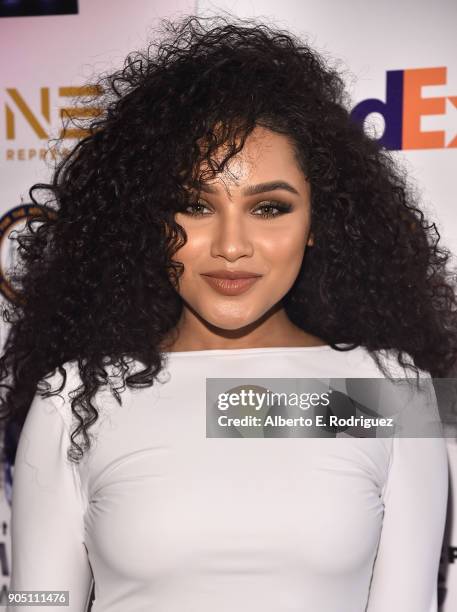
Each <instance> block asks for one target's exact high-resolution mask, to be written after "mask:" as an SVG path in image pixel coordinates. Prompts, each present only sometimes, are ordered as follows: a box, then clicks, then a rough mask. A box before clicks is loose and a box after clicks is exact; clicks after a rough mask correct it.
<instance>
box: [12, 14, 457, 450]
mask: <svg viewBox="0 0 457 612" xmlns="http://www.w3.org/2000/svg"><path fill="white" fill-rule="evenodd" d="M159 32H160V35H159V36H158V38H157V39H154V42H151V43H150V44H149V46H148V47H147V49H146V51H137V52H134V53H131V54H129V55H128V56H127V59H126V60H125V64H124V66H123V68H122V69H120V70H117V71H115V72H112V73H110V74H107V75H106V74H104V75H101V76H99V77H98V78H97V79H96V84H95V90H96V91H97V92H98V94H99V97H97V98H96V103H97V105H98V106H99V108H100V114H98V115H97V116H95V117H94V116H92V117H89V118H88V119H86V120H85V123H84V121H83V122H82V124H83V127H84V129H85V130H86V132H85V135H84V136H83V137H82V138H81V139H80V140H79V141H78V142H77V144H76V145H75V146H74V148H73V149H72V150H71V151H70V153H69V154H68V155H67V156H66V157H64V158H63V159H62V160H61V161H59V162H58V163H57V165H56V168H55V171H54V173H53V178H52V179H51V182H50V183H38V184H35V185H33V187H32V188H31V189H30V196H31V198H32V201H33V202H34V204H35V205H36V206H37V207H38V210H39V211H40V214H39V215H38V216H36V217H34V218H32V219H29V220H28V222H27V226H26V235H24V236H19V237H18V238H17V241H18V244H19V253H20V255H21V257H22V262H23V265H22V267H21V270H20V272H19V273H18V274H17V278H15V282H17V283H18V286H19V287H20V290H19V291H18V293H19V295H20V299H18V300H17V303H15V304H11V305H10V307H9V308H5V310H4V312H3V318H4V320H5V321H7V322H9V323H11V324H12V325H11V327H10V330H9V334H8V337H7V342H6V344H5V350H4V354H3V356H2V358H1V359H0V380H2V381H3V384H2V388H3V391H4V396H3V397H2V410H3V415H2V418H5V417H8V418H9V419H15V420H16V421H18V422H20V423H23V421H24V419H25V416H26V414H27V411H28V409H29V407H30V404H31V400H32V399H33V396H34V394H35V392H36V390H37V385H38V383H39V382H40V381H42V380H43V381H45V380H46V378H48V376H49V375H51V374H56V373H57V371H58V372H60V374H61V375H62V376H63V381H62V385H61V386H60V388H59V389H58V390H57V391H56V392H60V391H61V390H62V388H63V386H64V385H65V380H66V372H65V368H64V367H63V364H64V363H65V362H69V361H72V362H73V361H74V362H75V363H77V367H78V371H79V376H80V381H81V383H82V384H81V385H80V386H79V388H78V389H77V390H74V391H75V393H73V399H72V402H71V405H72V413H73V415H74V416H75V417H76V419H77V427H76V428H75V430H74V431H73V432H72V434H71V440H72V445H71V448H70V449H69V452H68V456H69V458H70V459H72V460H74V461H78V460H79V459H80V458H81V457H82V455H83V453H84V451H85V449H87V448H88V447H89V446H90V439H89V437H88V432H87V430H88V428H89V427H90V425H91V424H92V423H94V421H96V420H97V417H98V412H97V409H96V407H95V406H94V405H93V399H94V397H95V394H96V393H97V390H98V389H99V388H100V387H101V386H102V385H109V386H110V387H111V392H112V393H113V395H114V396H115V398H116V399H117V401H118V402H120V403H121V398H120V394H119V390H123V389H124V388H125V385H126V384H127V386H129V387H145V386H150V385H152V384H153V383H154V379H155V377H156V376H157V375H158V373H159V372H160V371H161V369H162V367H163V365H164V361H163V360H164V353H163V352H162V351H161V350H160V347H161V345H162V344H161V343H162V341H163V340H164V338H165V337H166V336H167V334H169V333H171V332H172V331H173V329H175V327H176V324H177V322H178V320H179V317H180V314H181V310H182V299H181V298H180V296H179V294H178V292H177V291H176V290H175V286H174V283H173V282H172V279H173V278H175V275H176V274H178V275H179V273H180V270H181V268H180V266H179V264H178V263H177V262H174V261H172V256H173V254H174V253H175V252H176V250H177V249H178V248H179V247H180V246H182V245H183V244H184V243H185V241H186V235H185V232H184V230H183V228H181V227H180V226H179V225H178V224H177V223H176V222H175V220H174V216H175V214H176V212H178V211H182V210H184V208H185V207H186V206H188V205H189V198H190V197H193V196H190V190H189V189H188V188H186V185H189V184H192V185H194V184H198V180H202V179H208V178H211V177H214V176H215V175H216V173H217V172H220V171H221V170H223V168H224V166H225V165H226V163H227V162H228V160H229V159H230V158H231V157H232V156H233V155H235V154H237V153H238V152H239V151H241V149H242V147H243V145H244V142H245V140H246V138H247V136H248V135H249V134H250V133H251V132H252V131H253V129H254V128H255V127H256V126H262V127H265V128H268V129H270V130H273V131H275V132H277V133H280V134H285V135H287V136H288V137H289V138H290V141H291V142H292V143H293V145H294V148H295V151H296V156H297V159H298V161H299V163H300V167H301V168H302V170H303V172H304V174H305V176H306V177H307V179H308V180H309V182H310V187H311V230H312V232H313V235H314V237H315V244H314V246H313V248H310V249H307V250H306V252H305V255H304V259H303V265H302V268H301V270H300V273H299V275H298V277H297V279H296V281H295V283H294V285H293V287H292V288H291V289H290V291H289V292H288V294H287V295H286V296H285V297H284V299H283V305H284V307H285V309H286V312H287V314H288V316H289V318H290V320H291V321H292V322H293V323H295V324H296V325H298V326H299V327H301V328H302V329H304V330H306V331H308V332H310V333H312V334H314V335H316V336H319V337H320V338H322V339H324V340H325V341H326V342H327V343H328V344H330V345H331V346H332V347H333V348H335V350H342V347H341V346H340V347H337V346H336V344H340V345H341V344H345V345H347V346H346V347H345V350H350V349H352V348H356V347H357V346H364V347H366V349H367V350H368V351H369V352H370V353H371V354H372V356H373V358H374V359H375V361H376V363H377V365H378V367H379V368H380V370H381V371H382V372H383V373H384V375H386V376H388V375H389V373H388V372H387V370H386V369H385V366H384V364H383V363H382V361H381V360H380V358H379V356H378V354H377V352H378V351H382V350H384V349H385V350H394V351H395V358H396V360H398V363H399V364H400V365H401V366H403V367H405V368H411V369H413V370H414V371H415V372H416V375H417V374H418V369H422V370H425V371H428V372H430V373H431V375H432V376H434V377H446V376H448V375H449V372H450V370H451V369H452V368H453V367H454V366H455V363H456V359H457V312H456V292H455V277H454V276H453V275H452V274H451V272H450V271H449V270H448V268H447V263H448V259H449V258H450V252H449V251H448V250H446V249H445V248H444V247H442V246H441V247H438V242H439V239H440V236H439V233H438V231H437V229H436V226H435V224H434V223H431V224H429V223H428V222H427V221H426V219H425V216H424V213H423V212H422V211H421V210H420V208H419V206H418V196H417V195H416V193H415V191H414V189H413V188H412V187H411V185H410V184H409V182H408V179H407V176H406V172H405V171H404V170H402V169H401V168H400V166H399V164H398V162H394V160H393V158H392V156H391V154H390V153H389V152H388V151H386V150H384V149H383V148H382V147H381V145H380V144H379V142H378V141H376V140H375V139H373V138H371V137H370V136H369V135H367V134H366V133H365V132H364V130H363V126H361V125H359V124H357V123H356V122H355V121H354V120H352V119H351V116H350V110H349V108H348V107H349V98H348V94H347V93H346V91H345V85H344V79H343V77H342V75H341V74H340V73H339V71H338V70H337V69H336V68H334V67H330V65H329V63H328V62H327V61H326V60H325V59H324V58H323V57H322V56H321V55H320V54H319V53H317V52H316V51H315V50H313V49H312V48H310V47H309V46H308V45H307V44H305V42H304V41H303V40H300V39H298V38H297V37H295V36H294V35H292V34H291V33H289V32H287V31H284V30H281V29H275V28H274V27H272V26H271V25H267V24H265V23H259V22H254V21H253V20H246V19H243V20H242V19H235V18H234V19H227V18H226V17H216V18H215V17H211V18H203V17H196V16H186V17H185V18H181V19H179V20H177V21H170V20H163V21H162V23H161V27H160V28H159ZM92 102H93V100H92ZM90 103H91V101H90V100H89V104H90ZM88 115H90V113H88ZM202 142H204V143H205V145H206V146H204V147H202V146H201V143H202ZM222 145H224V146H225V147H227V148H226V149H224V151H225V150H226V151H227V154H226V155H225V157H224V158H223V159H222V160H220V161H219V163H217V162H216V161H215V159H214V153H215V152H216V151H217V150H219V149H220V147H221V146H222ZM202 162H206V164H204V165H203V166H202ZM201 167H205V168H207V171H206V174H205V175H204V176H202V173H201V171H200V168H201ZM35 192H38V193H45V194H49V193H50V194H51V198H48V199H46V201H45V202H43V201H42V200H41V201H40V202H39V201H38V200H37V199H36V198H35V197H34V193H35ZM36 225H38V227H36ZM408 356H410V357H411V358H412V361H413V363H411V361H410V359H408ZM132 359H133V360H137V361H139V362H140V363H141V365H142V369H140V370H139V371H136V372H132V371H131V370H130V366H131V363H132ZM108 365H109V366H114V367H118V368H119V370H118V371H119V372H120V375H121V381H122V384H121V385H120V386H119V387H118V386H116V385H113V384H112V382H111V377H110V375H109V373H108V372H107V366H108ZM45 375H46V376H45ZM47 390H48V394H49V385H47ZM79 433H81V434H82V445H81V444H80V443H79V442H77V441H76V436H77V435H78V434H79Z"/></svg>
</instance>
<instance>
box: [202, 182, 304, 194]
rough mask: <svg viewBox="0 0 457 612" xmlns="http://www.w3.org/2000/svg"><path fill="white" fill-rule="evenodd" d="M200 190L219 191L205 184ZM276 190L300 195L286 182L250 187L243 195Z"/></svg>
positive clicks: (246, 188)
mask: <svg viewBox="0 0 457 612" xmlns="http://www.w3.org/2000/svg"><path fill="white" fill-rule="evenodd" d="M200 189H201V190H202V191H206V192H207V193H217V189H215V188H214V187H212V186H210V185H208V184H205V183H200ZM276 189H283V190H284V191H289V192H290V193H295V194H296V195H300V194H299V193H298V191H297V190H296V189H295V187H292V185H290V184H289V183H286V181H269V182H268V183H259V184H257V185H248V186H247V187H245V189H243V191H242V194H243V195H246V196H250V195H257V194H259V193H265V191H275V190H276Z"/></svg>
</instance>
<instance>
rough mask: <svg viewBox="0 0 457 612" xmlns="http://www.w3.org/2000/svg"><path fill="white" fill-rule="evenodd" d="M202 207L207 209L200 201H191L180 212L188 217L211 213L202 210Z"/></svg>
mask: <svg viewBox="0 0 457 612" xmlns="http://www.w3.org/2000/svg"><path fill="white" fill-rule="evenodd" d="M204 208H206V209H207V210H209V209H208V207H207V206H206V205H205V204H203V203H202V202H201V201H199V202H192V204H189V205H188V206H187V207H186V208H185V209H184V210H183V211H182V212H183V213H184V214H185V215H189V216H190V217H203V216H205V215H207V214H211V213H204V212H202V209H204Z"/></svg>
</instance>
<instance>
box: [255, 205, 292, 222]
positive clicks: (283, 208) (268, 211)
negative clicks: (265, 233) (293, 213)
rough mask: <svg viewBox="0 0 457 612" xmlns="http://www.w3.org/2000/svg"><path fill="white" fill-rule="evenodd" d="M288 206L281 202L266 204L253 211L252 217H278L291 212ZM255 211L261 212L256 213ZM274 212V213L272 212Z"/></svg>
mask: <svg viewBox="0 0 457 612" xmlns="http://www.w3.org/2000/svg"><path fill="white" fill-rule="evenodd" d="M291 208H292V206H291V205H290V204H283V203H282V202H266V203H265V204H262V205H261V206H259V207H258V208H256V209H255V211H254V215H255V216H256V217H267V218H268V217H279V216H281V215H283V214H285V213H288V212H289V211H290V210H291ZM257 211H263V212H260V213H258V212H257ZM274 211H276V212H274Z"/></svg>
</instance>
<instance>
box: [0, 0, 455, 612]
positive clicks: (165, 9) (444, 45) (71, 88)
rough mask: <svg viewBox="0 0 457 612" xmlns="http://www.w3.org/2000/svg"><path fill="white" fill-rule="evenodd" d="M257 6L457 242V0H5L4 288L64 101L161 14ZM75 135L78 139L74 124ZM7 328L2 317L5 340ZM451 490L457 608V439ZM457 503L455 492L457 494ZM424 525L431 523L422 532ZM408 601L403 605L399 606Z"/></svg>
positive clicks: (1, 106) (0, 559)
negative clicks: (331, 78) (334, 83)
mask: <svg viewBox="0 0 457 612" xmlns="http://www.w3.org/2000/svg"><path fill="white" fill-rule="evenodd" d="M224 11H229V12H231V13H232V14H235V15H237V16H240V17H257V18H259V19H262V20H263V21H267V22H269V23H272V24H274V25H277V26H279V27H284V28H286V29H289V30H291V31H293V32H294V33H296V34H298V35H301V36H303V38H305V39H306V40H307V42H309V43H310V44H312V45H313V46H314V47H315V48H316V49H317V50H318V51H320V52H321V53H323V54H324V55H325V57H326V58H327V59H328V60H329V61H331V62H336V64H337V65H338V66H339V68H340V69H342V70H344V72H345V74H346V82H347V87H348V90H349V92H350V94H351V97H352V100H353V112H354V115H355V116H357V118H358V120H360V121H364V126H365V128H366V129H367V130H369V131H370V133H371V134H374V135H375V136H376V137H378V138H382V139H383V142H384V144H385V146H387V147H388V148H389V149H391V150H392V151H393V152H394V155H395V156H396V157H398V159H399V161H400V162H401V163H402V164H403V165H406V166H407V168H408V170H409V174H410V177H411V180H413V181H414V182H415V184H416V186H417V187H418V188H419V190H420V192H421V194H422V206H423V209H424V210H425V212H427V213H428V214H429V215H430V216H431V217H432V218H433V220H435V222H436V224H437V227H438V230H439V232H440V234H441V236H442V241H443V243H444V244H445V245H446V246H448V247H449V248H450V249H451V251H452V252H453V253H457V204H456V184H455V169H456V168H457V43H456V40H457V39H456V36H455V24H456V23H457V3H456V2H455V0H436V2H435V3H434V5H433V8H432V7H431V5H430V2H428V0H402V2H397V1H396V0H384V1H383V2H382V3H379V2H374V0H373V1H368V2H359V1H358V0H346V1H345V2H337V1H336V0H300V1H298V0H297V1H292V0H282V1H281V2H278V1H277V0H257V1H253V2H248V1H247V0H242V1H241V0H240V1H235V0H231V1H230V2H224V0H220V1H219V2H207V1H205V0H200V1H196V0H154V2H151V0H129V1H128V2H127V1H126V0H79V1H77V0H54V1H53V0H43V1H41V2H40V1H39V0H37V1H35V2H31V1H28V0H0V66H1V70H0V262H1V263H0V299H1V300H11V299H14V293H13V292H12V291H11V287H10V286H9V284H8V278H7V277H5V276H4V271H5V270H6V269H7V267H8V266H9V265H10V264H11V261H12V259H14V253H12V252H11V241H8V236H9V234H10V233H11V232H12V231H13V230H15V229H19V227H20V226H22V225H23V224H24V220H25V219H26V218H27V216H28V215H30V214H32V212H31V206H30V199H29V195H28V190H29V188H30V187H31V185H32V184H33V183H35V182H38V181H46V180H48V179H49V178H50V174H51V171H52V163H53V161H52V157H53V155H59V154H60V153H62V152H64V150H65V148H61V149H60V153H58V152H57V150H55V151H54V152H53V149H52V146H50V144H49V143H50V142H51V141H52V139H53V138H56V137H58V136H59V135H60V131H61V127H62V124H61V117H62V113H63V112H65V110H64V109H66V111H67V112H68V111H70V112H71V113H73V114H76V115H77V113H78V107H77V98H78V96H84V95H85V93H86V90H85V88H84V84H86V83H87V82H88V81H89V80H90V78H91V76H92V75H96V74H98V73H100V72H105V71H109V70H111V69H113V68H116V67H119V66H121V65H122V62H123V60H124V58H125V56H126V54H127V53H128V52H129V51H132V50H134V49H138V48H144V46H145V45H146V44H147V41H148V38H149V36H150V34H151V32H152V30H153V28H154V26H156V25H157V23H158V21H159V20H160V19H161V18H163V17H171V18H173V17H180V16H183V15H184V14H189V13H198V14H205V15H212V14H213V15H214V14H220V13H221V12H224ZM66 138H67V139H68V146H69V147H70V146H71V145H72V144H74V140H73V138H72V135H71V133H70V134H67V135H66ZM6 331H7V328H6V324H5V323H3V322H0V342H1V345H2V346H3V342H4V339H5V334H6ZM447 444H448V451H449V459H450V471H451V495H450V499H449V513H448V524H447V530H446V537H445V541H444V542H443V555H442V571H441V572H440V589H439V598H440V602H441V610H442V612H450V611H453V610H457V526H456V527H454V525H453V523H454V524H455V523H456V521H455V519H454V520H453V518H454V516H453V515H454V514H455V510H454V509H453V498H454V497H455V495H456V493H455V492H456V491H457V445H456V443H455V442H454V441H453V440H452V439H448V440H447ZM7 467H8V466H6V467H5V469H3V476H4V477H3V478H2V479H1V480H2V481H3V482H4V484H3V487H2V489H1V490H0V524H1V531H0V563H1V572H2V573H1V584H0V611H1V610H4V609H5V608H4V606H6V591H7V588H8V585H9V576H10V569H11V545H10V503H11V476H10V471H9V470H8V469H7ZM455 505H456V504H454V506H455ZM418 537H420V533H419V534H418ZM398 612H401V611H398Z"/></svg>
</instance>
